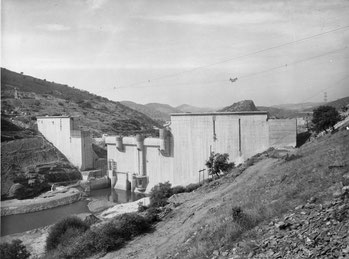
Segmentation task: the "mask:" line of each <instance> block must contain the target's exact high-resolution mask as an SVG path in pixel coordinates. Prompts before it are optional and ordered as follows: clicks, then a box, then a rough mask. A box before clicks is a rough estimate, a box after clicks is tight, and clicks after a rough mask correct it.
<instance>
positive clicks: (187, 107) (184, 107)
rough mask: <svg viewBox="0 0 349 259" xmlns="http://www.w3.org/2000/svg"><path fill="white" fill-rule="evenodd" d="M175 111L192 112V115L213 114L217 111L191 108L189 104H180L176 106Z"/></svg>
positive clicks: (205, 108)
mask: <svg viewBox="0 0 349 259" xmlns="http://www.w3.org/2000/svg"><path fill="white" fill-rule="evenodd" d="M176 109H178V110H180V111H181V112H192V113H201V112H213V111H216V110H217V109H216V108H209V107H196V106H191V105H189V104H182V105H180V106H177V107H176Z"/></svg>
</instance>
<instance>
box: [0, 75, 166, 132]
mask: <svg viewBox="0 0 349 259" xmlns="http://www.w3.org/2000/svg"><path fill="white" fill-rule="evenodd" d="M1 109H2V114H6V115H12V116H16V117H15V119H17V120H20V121H22V122H23V123H26V124H28V123H30V122H31V120H35V117H36V116H39V115H70V116H74V117H78V118H81V120H80V125H81V128H82V129H84V130H90V131H91V132H92V134H93V136H94V137H99V136H101V134H104V133H105V134H124V135H133V134H136V133H145V134H155V131H154V129H153V128H154V126H160V125H159V124H158V123H157V122H156V121H154V120H153V119H151V118H149V117H148V116H146V115H144V114H143V113H140V112H138V111H135V110H133V109H131V108H129V107H127V106H125V105H123V104H121V103H119V102H114V101H110V100H108V99H107V98H104V97H101V96H97V95H94V94H91V93H89V92H87V91H83V90H79V89H77V88H74V87H70V86H68V85H63V84H58V83H55V82H49V81H47V80H46V79H38V78H35V77H31V76H28V75H23V74H19V73H16V72H12V71H10V70H7V69H4V68H2V69H1Z"/></svg>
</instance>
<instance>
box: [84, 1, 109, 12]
mask: <svg viewBox="0 0 349 259" xmlns="http://www.w3.org/2000/svg"><path fill="white" fill-rule="evenodd" d="M107 1H108V0H87V5H88V7H89V8H90V9H91V10H97V9H100V8H101V7H102V6H103V5H104V4H105V3H106V2H107Z"/></svg>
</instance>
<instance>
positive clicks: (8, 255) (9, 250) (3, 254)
mask: <svg viewBox="0 0 349 259" xmlns="http://www.w3.org/2000/svg"><path fill="white" fill-rule="evenodd" d="M29 256H30V253H29V252H28V251H27V248H26V247H25V246H24V245H23V244H22V241H21V240H19V239H15V240H12V243H1V244H0V258H1V259H26V258H29Z"/></svg>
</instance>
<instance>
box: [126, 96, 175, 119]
mask: <svg viewBox="0 0 349 259" xmlns="http://www.w3.org/2000/svg"><path fill="white" fill-rule="evenodd" d="M121 103H122V104H123V105H125V106H127V107H129V108H131V109H133V110H136V111H139V112H141V113H143V114H145V115H147V116H148V117H150V118H152V119H153V120H155V121H157V122H159V123H163V122H165V121H168V120H169V119H170V114H169V113H165V112H162V111H159V110H157V109H154V108H152V107H149V106H148V105H143V104H138V103H135V102H131V101H122V102H121Z"/></svg>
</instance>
